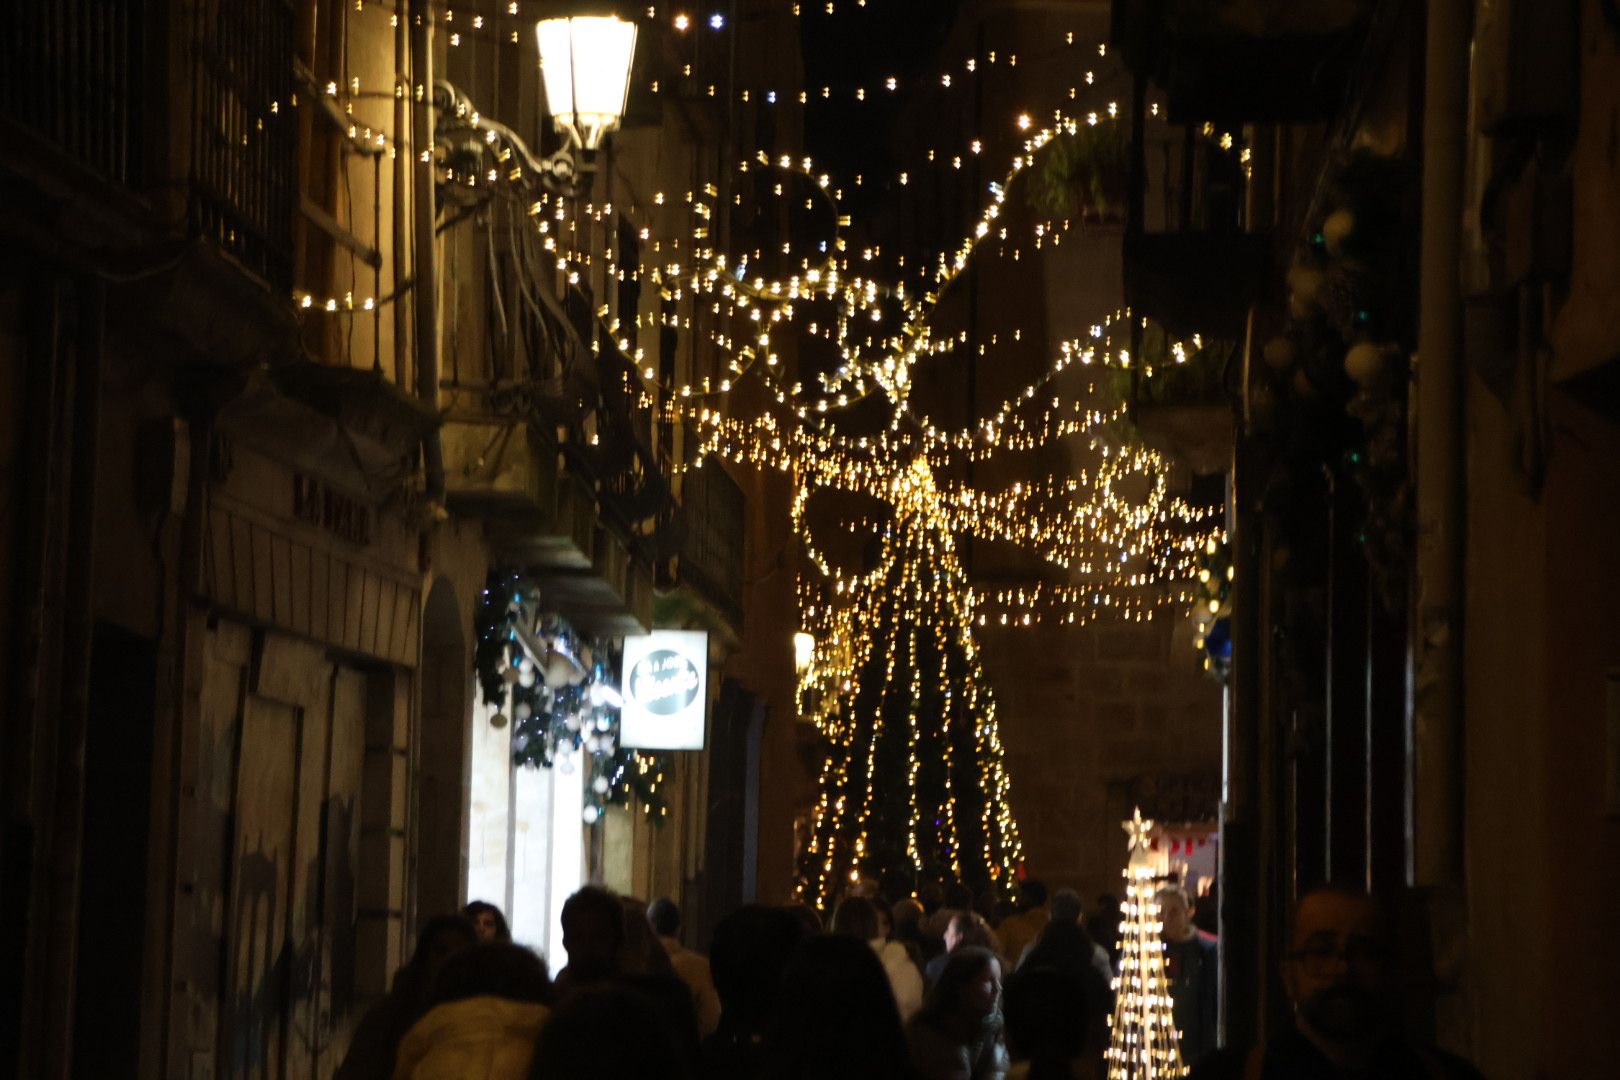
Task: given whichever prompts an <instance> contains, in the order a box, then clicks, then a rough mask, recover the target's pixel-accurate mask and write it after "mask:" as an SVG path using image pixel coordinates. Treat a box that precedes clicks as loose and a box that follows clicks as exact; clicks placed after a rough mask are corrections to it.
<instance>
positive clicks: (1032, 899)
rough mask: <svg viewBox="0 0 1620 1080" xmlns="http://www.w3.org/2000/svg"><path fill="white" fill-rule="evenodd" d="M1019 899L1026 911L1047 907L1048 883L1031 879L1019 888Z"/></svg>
mask: <svg viewBox="0 0 1620 1080" xmlns="http://www.w3.org/2000/svg"><path fill="white" fill-rule="evenodd" d="M1018 899H1019V902H1020V904H1021V905H1022V906H1023V909H1024V910H1025V911H1028V910H1030V909H1031V908H1038V907H1045V906H1046V882H1044V881H1041V880H1040V879H1038V878H1030V879H1029V880H1028V881H1026V882H1024V883H1023V884H1022V885H1020V886H1018Z"/></svg>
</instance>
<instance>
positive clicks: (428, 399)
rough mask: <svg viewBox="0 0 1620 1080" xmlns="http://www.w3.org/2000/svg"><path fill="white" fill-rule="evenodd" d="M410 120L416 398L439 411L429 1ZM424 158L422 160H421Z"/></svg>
mask: <svg viewBox="0 0 1620 1080" xmlns="http://www.w3.org/2000/svg"><path fill="white" fill-rule="evenodd" d="M410 23H411V28H410V30H411V84H412V95H411V96H412V98H413V102H414V104H413V110H414V112H413V115H412V121H411V154H412V158H413V162H414V165H415V169H416V177H415V180H416V191H415V196H416V197H415V199H414V201H413V206H414V211H415V221H414V224H415V227H416V250H415V252H414V253H413V254H414V260H413V261H414V262H415V264H416V285H415V292H416V305H415V310H416V357H417V360H416V393H417V396H419V397H420V398H421V399H422V403H423V404H424V405H426V406H427V407H428V408H429V409H431V410H433V412H434V414H435V415H437V414H438V411H439V275H438V266H437V264H436V263H435V261H434V244H435V242H436V236H435V234H436V232H437V229H438V218H439V211H438V199H437V192H436V191H435V184H434V179H435V178H434V166H433V12H432V8H431V4H430V3H429V0H410ZM424 158H425V160H424ZM422 469H423V472H424V473H425V474H426V478H427V498H428V501H429V502H430V503H431V504H433V508H434V510H435V512H438V510H439V508H441V507H443V506H444V449H443V447H442V446H441V445H440V442H439V431H438V429H437V428H434V430H433V431H431V432H429V433H428V434H427V435H426V436H424V437H423V439H422Z"/></svg>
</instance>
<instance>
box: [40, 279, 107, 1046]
mask: <svg viewBox="0 0 1620 1080" xmlns="http://www.w3.org/2000/svg"><path fill="white" fill-rule="evenodd" d="M102 290H103V286H102V284H101V283H100V282H99V281H93V280H87V281H85V282H83V283H82V284H80V285H79V287H78V288H76V289H75V290H74V302H75V303H74V306H75V311H74V318H75V321H76V323H77V324H78V325H77V328H76V329H77V341H76V342H75V345H76V352H77V355H76V356H75V357H74V359H73V360H72V361H65V362H70V363H72V364H73V368H74V370H73V396H72V399H71V408H72V409H73V417H72V420H71V421H69V428H68V430H69V431H71V432H72V443H71V447H72V449H71V450H70V451H69V457H68V476H69V479H70V485H69V489H68V502H67V529H66V532H67V535H66V544H65V548H64V552H63V562H64V566H65V567H66V568H67V571H66V572H65V573H64V574H63V584H62V644H61V659H60V661H59V664H60V671H59V673H58V678H59V679H60V680H61V691H60V693H59V696H58V698H57V703H58V704H57V708H58V712H57V717H56V723H57V734H56V780H55V784H54V788H55V792H54V800H53V801H54V812H53V814H52V821H51V841H52V842H51V846H50V852H49V856H50V885H49V888H50V894H51V902H50V910H48V911H45V912H41V913H40V914H41V915H42V916H43V918H41V919H40V920H39V921H40V922H42V923H44V925H45V926H46V927H47V928H48V930H47V932H48V933H49V935H50V946H49V955H50V957H51V961H50V964H51V971H50V979H51V983H52V985H51V988H50V1006H49V1008H50V1011H49V1017H50V1022H49V1027H48V1029H47V1033H46V1038H47V1040H48V1041H47V1049H46V1061H47V1063H51V1064H47V1068H46V1070H45V1071H46V1073H47V1074H50V1073H57V1072H58V1070H60V1072H61V1073H67V1072H69V1071H71V1069H72V1062H73V1047H74V1046H75V1045H76V1042H77V1040H76V1039H75V1037H74V1032H75V1020H76V1019H77V1018H76V1017H75V1016H74V998H75V976H76V975H77V971H78V964H77V958H78V952H79V918H80V912H79V893H80V881H81V878H82V874H83V869H84V866H83V863H84V801H85V795H86V792H85V786H84V785H85V775H84V761H85V743H86V739H87V735H88V731H89V713H90V681H89V671H90V664H91V656H90V645H91V638H92V634H93V628H94V623H95V612H94V595H93V592H92V585H93V581H92V579H93V577H94V575H93V574H92V573H91V572H90V567H91V565H92V564H93V562H94V556H95V524H96V453H97V448H98V441H99V436H100V421H101V408H100V406H101V349H102V340H103V332H102V322H101V320H102V310H103V306H102ZM85 1022H86V1023H87V1024H88V1023H89V1022H90V1020H89V1018H88V1017H86V1018H85Z"/></svg>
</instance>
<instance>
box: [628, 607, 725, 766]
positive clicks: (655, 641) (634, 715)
mask: <svg viewBox="0 0 1620 1080" xmlns="http://www.w3.org/2000/svg"><path fill="white" fill-rule="evenodd" d="M622 671H623V678H622V682H621V684H620V692H621V693H622V694H623V695H624V709H623V711H622V712H621V713H620V715H619V745H620V746H624V747H628V748H630V749H635V750H701V749H703V732H704V727H705V726H706V725H705V723H704V720H705V718H706V716H707V711H708V696H707V694H706V693H705V691H706V689H707V682H708V674H709V635H708V632H707V631H704V630H655V631H653V632H652V633H650V634H646V635H642V636H639V637H627V638H625V639H624V663H623V667H622Z"/></svg>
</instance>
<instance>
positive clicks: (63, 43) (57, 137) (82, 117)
mask: <svg viewBox="0 0 1620 1080" xmlns="http://www.w3.org/2000/svg"><path fill="white" fill-rule="evenodd" d="M8 6H9V7H10V14H9V15H8V16H7V17H6V18H5V20H4V26H5V29H4V32H0V114H4V115H5V116H6V117H8V118H9V119H10V120H12V121H13V122H15V123H17V124H19V125H21V126H22V127H25V128H28V129H30V130H31V131H33V132H35V133H36V134H38V135H40V136H41V137H42V138H44V139H45V140H46V141H48V142H50V143H52V144H54V145H56V146H57V147H59V148H60V149H62V150H63V151H64V152H65V153H67V154H69V155H71V156H72V157H74V158H76V159H78V160H79V161H80V162H82V163H83V164H85V165H86V166H88V167H89V168H90V169H92V170H94V171H95V172H97V173H99V174H101V175H102V176H104V177H106V178H107V179H109V180H112V181H115V182H117V183H120V184H128V183H131V182H133V181H134V180H135V179H136V176H137V172H138V168H139V154H140V149H141V146H140V142H141V140H140V138H139V135H138V128H139V122H140V117H141V114H142V109H143V102H142V101H141V100H140V88H141V85H142V77H143V71H142V60H143V57H144V48H143V34H144V32H145V27H146V25H147V20H146V19H145V14H146V7H147V4H146V2H145V0H21V2H18V3H15V4H11V5H8Z"/></svg>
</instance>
